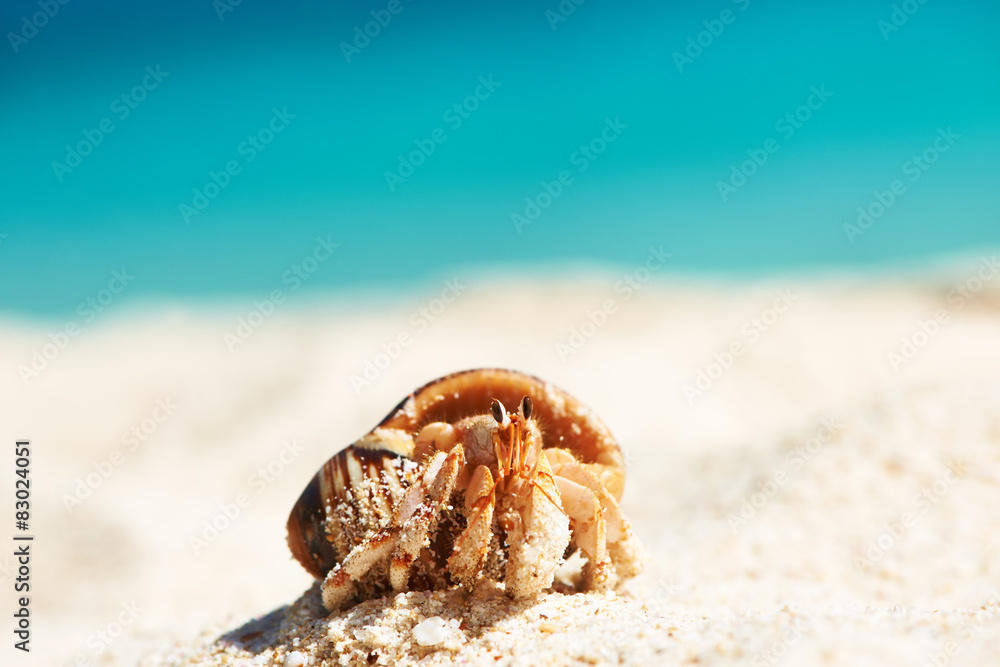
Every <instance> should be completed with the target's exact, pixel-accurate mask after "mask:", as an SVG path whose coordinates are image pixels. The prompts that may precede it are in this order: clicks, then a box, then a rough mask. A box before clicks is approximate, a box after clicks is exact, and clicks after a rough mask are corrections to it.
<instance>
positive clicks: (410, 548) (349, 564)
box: [323, 445, 465, 611]
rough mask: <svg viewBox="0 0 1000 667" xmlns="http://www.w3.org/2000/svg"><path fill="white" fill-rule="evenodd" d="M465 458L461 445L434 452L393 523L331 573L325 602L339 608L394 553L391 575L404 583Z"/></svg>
mask: <svg viewBox="0 0 1000 667" xmlns="http://www.w3.org/2000/svg"><path fill="white" fill-rule="evenodd" d="M464 461H465V457H464V451H463V449H462V447H461V446H460V445H457V446H455V447H454V448H452V450H451V452H449V453H448V454H445V453H444V452H436V453H435V454H434V455H433V456H431V458H430V459H428V461H427V463H425V464H424V468H423V470H421V472H420V475H419V476H418V478H417V480H416V481H415V482H414V483H413V485H412V486H410V488H409V489H407V491H406V495H404V496H403V498H402V500H401V501H400V502H399V505H398V506H397V507H396V512H395V516H394V517H393V521H392V523H391V524H390V525H389V526H386V527H385V528H383V529H382V530H380V531H378V532H377V533H375V534H374V535H372V536H370V537H368V538H367V539H365V540H363V541H362V542H361V543H360V544H358V545H357V546H356V547H354V548H353V549H351V553H349V554H348V555H347V557H346V558H345V559H344V560H343V562H341V563H339V564H338V565H337V566H336V567H334V568H333V569H332V570H330V572H329V573H328V574H327V576H326V579H324V581H323V606H325V607H326V608H327V609H329V610H331V611H333V610H334V609H340V608H341V607H342V606H343V605H344V603H345V602H347V601H348V600H349V599H350V598H351V596H353V595H354V592H355V587H354V582H355V581H357V580H359V579H360V578H361V577H363V576H365V574H367V573H368V570H370V569H371V568H372V566H374V565H375V564H376V563H378V562H379V561H381V560H383V559H384V558H387V557H388V556H389V555H390V554H392V561H391V563H390V566H389V578H390V582H391V584H392V587H393V589H394V590H400V589H402V588H404V587H405V586H406V583H407V580H408V579H409V570H410V565H411V564H412V563H413V560H414V558H415V557H416V554H417V553H418V552H419V551H420V549H421V547H423V546H424V545H426V544H427V543H428V535H429V533H430V530H431V528H432V527H433V523H434V520H435V519H436V518H437V514H438V512H440V510H441V509H442V508H443V507H444V506H446V505H447V504H448V500H449V498H450V497H451V491H452V489H453V488H454V485H455V477H456V476H457V474H458V471H459V470H460V469H461V467H462V464H463V463H464Z"/></svg>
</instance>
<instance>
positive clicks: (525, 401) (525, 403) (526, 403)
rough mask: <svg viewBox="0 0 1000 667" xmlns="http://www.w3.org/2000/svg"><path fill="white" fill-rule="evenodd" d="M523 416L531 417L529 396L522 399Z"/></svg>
mask: <svg viewBox="0 0 1000 667" xmlns="http://www.w3.org/2000/svg"><path fill="white" fill-rule="evenodd" d="M521 416H522V417H524V418H525V419H531V398H530V397H528V396H525V397H524V398H522V399H521Z"/></svg>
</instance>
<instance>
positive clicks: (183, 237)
mask: <svg viewBox="0 0 1000 667" xmlns="http://www.w3.org/2000/svg"><path fill="white" fill-rule="evenodd" d="M0 26H2V28H3V32H4V35H5V38H4V44H3V46H2V48H0V54H2V55H0V149H2V151H3V158H4V159H3V160H2V162H0V234H2V236H0V311H4V312H8V313H20V314H28V315H47V316H58V315H59V314H61V313H71V312H73V311H74V310H75V308H76V306H77V304H78V303H80V301H81V299H82V298H84V297H86V296H87V295H90V294H93V293H94V292H95V291H96V290H98V289H101V288H103V287H106V286H107V284H108V282H109V280H110V279H111V276H112V271H121V270H123V269H124V270H126V271H128V272H129V273H131V274H134V275H135V279H134V282H132V283H131V284H130V286H129V298H130V299H134V298H138V297H149V298H160V297H167V298H199V299H200V298H216V297H220V296H221V297H228V296H233V295H237V296H238V295H257V294H266V293H267V292H268V291H269V290H271V289H272V288H273V287H275V286H276V284H277V285H281V284H282V276H283V275H285V273H286V272H287V271H288V270H289V269H290V267H292V266H294V265H296V264H297V263H301V261H302V260H303V258H305V257H307V256H309V255H310V254H311V253H312V252H313V251H314V248H315V247H316V246H317V243H319V241H317V239H318V238H320V239H324V240H326V242H327V243H335V244H339V245H338V246H337V249H336V251H335V252H334V253H333V255H332V260H333V261H327V262H323V263H322V264H318V265H317V269H316V270H315V271H313V272H312V273H309V274H308V280H307V281H305V282H304V283H303V288H304V289H308V290H329V289H339V288H347V289H354V288H358V287H364V288H376V289H383V288H390V289H395V288H401V287H406V286H409V285H412V284H419V283H421V282H424V281H428V282H429V281H436V280H440V279H441V278H444V277H448V276H450V275H453V274H454V272H455V271H462V270H464V271H471V270H476V271H479V270H483V269H484V267H501V268H503V267H507V268H515V269H516V268H517V267H524V266H530V267H533V268H538V267H540V266H549V267H559V266H570V265H572V266H579V265H581V264H582V265H586V266H590V265H601V266H615V265H629V266H634V265H636V264H637V263H639V262H641V261H642V260H643V258H644V257H645V256H646V254H647V249H648V248H649V247H650V246H655V247H659V246H660V245H662V246H663V247H664V248H665V249H666V250H667V251H668V252H670V253H671V255H672V257H671V266H670V270H671V271H673V272H678V273H684V274H706V275H722V276H737V275H747V274H762V273H763V274H766V273H768V272H773V271H784V270H800V269H805V270H814V269H822V268H825V267H834V268H836V269H838V270H840V269H847V270H852V269H855V268H861V267H873V266H885V265H892V264H893V263H897V262H902V263H907V262H909V263H911V264H912V263H913V262H917V263H919V262H923V261H926V260H929V259H933V258H938V257H942V256H947V255H950V254H962V253H970V252H974V251H976V250H977V249H979V248H983V247H996V246H997V245H998V244H1000V188H998V187H997V185H996V184H997V180H998V179H997V177H998V164H997V159H998V156H1000V41H998V40H997V37H996V36H997V34H998V33H1000V5H997V3H995V2H987V1H986V0H982V1H978V2H977V1H971V0H966V1H962V2H948V3H945V2H924V3H920V2H918V1H917V0H910V1H908V2H901V3H892V2H833V1H826V2H813V3H806V4H802V3H792V2H769V3H764V2H757V1H756V0H738V1H729V0H725V1H723V0H719V1H716V2H700V3H672V2H671V3H661V2H632V3H626V4H624V5H623V4H622V3H608V2H601V0H590V1H588V2H584V3H582V4H580V5H576V4H574V3H573V2H571V1H570V0H564V1H563V2H562V3H559V2H557V1H556V0H550V1H549V2H532V3H529V2H461V3H457V2H453V3H439V2H430V1H425V0H413V1H412V2H411V1H407V0H398V1H397V0H393V1H392V2H387V1H376V2H364V3H335V4H329V3H316V2H294V3H268V2H263V1H261V0H242V2H239V3H238V4H237V3H236V2H235V0H215V1H214V2H213V1H212V0H180V1H174V2H163V1H156V2H143V3H135V2H122V1H112V2H103V3H85V2H82V1H81V0H69V1H68V2H66V3H65V4H61V3H60V2H58V0H41V2H39V1H37V0H36V1H35V2H23V1H13V0H12V1H5V2H4V3H2V5H0ZM366 31H367V34H365V32H366ZM859 207H861V212H859ZM880 211H881V212H880ZM864 212H867V213H868V215H869V216H870V217H869V220H870V222H866V221H865V219H864V218H863V217H861V214H862V213H864ZM859 217H861V223H862V224H863V225H864V226H863V227H858V224H859ZM845 225H848V226H851V225H854V226H855V227H857V228H858V229H859V230H860V231H859V232H858V233H854V232H852V231H851V228H850V227H847V228H845ZM463 267H464V268H463Z"/></svg>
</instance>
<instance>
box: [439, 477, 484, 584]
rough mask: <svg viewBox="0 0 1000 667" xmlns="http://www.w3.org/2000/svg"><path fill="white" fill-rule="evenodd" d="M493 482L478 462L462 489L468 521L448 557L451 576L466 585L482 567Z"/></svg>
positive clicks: (471, 582)
mask: <svg viewBox="0 0 1000 667" xmlns="http://www.w3.org/2000/svg"><path fill="white" fill-rule="evenodd" d="M495 489H496V482H494V481H493V475H491V474H490V469H489V468H488V467H486V466H484V465H481V466H478V467H477V468H476V470H475V472H474V473H473V474H472V479H471V481H470V482H469V486H468V489H466V491H465V514H466V516H467V517H468V520H469V521H468V525H467V526H466V528H465V530H464V531H462V534H461V535H459V536H458V539H457V540H455V551H454V553H452V555H451V558H449V559H448V571H449V572H451V576H452V577H453V578H454V579H456V580H457V581H459V582H461V584H462V585H463V586H465V587H466V588H472V586H473V584H474V583H475V581H476V578H477V577H478V575H479V572H480V571H481V570H482V567H483V561H484V560H485V558H486V555H487V552H488V550H489V545H490V538H491V537H492V536H493V529H492V524H493V509H494V506H495V504H496V493H495Z"/></svg>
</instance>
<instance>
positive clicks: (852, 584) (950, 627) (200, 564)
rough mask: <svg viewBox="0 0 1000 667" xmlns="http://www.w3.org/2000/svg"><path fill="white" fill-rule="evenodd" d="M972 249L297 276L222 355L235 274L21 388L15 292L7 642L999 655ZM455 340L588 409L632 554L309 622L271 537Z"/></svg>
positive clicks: (235, 311)
mask: <svg viewBox="0 0 1000 667" xmlns="http://www.w3.org/2000/svg"><path fill="white" fill-rule="evenodd" d="M989 266H990V265H989V264H988V263H986V264H983V261H982V259H980V258H972V259H971V260H969V261H968V262H965V263H963V264H961V265H959V266H956V267H953V269H952V270H951V271H950V272H948V273H947V274H939V275H937V276H936V277H935V278H933V279H926V280H914V279H911V278H907V279H893V278H891V277H881V278H880V277H869V278H866V279H863V280H862V279H843V278H841V279H837V280H833V279H830V280H818V279H803V278H790V279H789V280H786V281H772V282H768V283H761V282H754V283H747V284H707V283H693V282H683V281H678V280H666V279H664V280H660V281H656V280H654V281H651V282H649V283H646V284H644V285H643V286H642V288H641V289H640V290H638V291H637V292H635V293H634V294H633V295H632V296H631V298H629V299H626V298H625V295H624V294H621V293H619V292H616V291H615V289H614V285H615V283H616V281H618V280H620V279H621V278H622V275H621V274H619V273H608V274H593V273H592V274H587V275H582V276H578V277H575V278H574V279H573V280H571V281H570V280H562V281H560V280H555V279H552V278H544V277H535V278H532V279H528V278H524V277H521V278H520V279H516V280H510V281H500V280H473V279H472V278H471V277H469V278H466V277H463V276H458V278H459V279H460V280H463V281H464V282H465V283H466V284H467V285H468V288H467V289H466V290H465V291H464V292H463V293H462V294H461V295H460V296H459V298H458V299H457V300H456V301H455V302H454V303H452V304H449V305H447V306H446V307H445V308H444V310H443V312H441V313H440V314H439V315H436V316H435V318H434V320H433V321H429V322H428V323H427V324H426V325H425V326H423V325H420V324H419V322H420V321H421V319H420V318H421V317H422V316H420V315H419V310H418V309H419V308H421V307H423V308H431V307H434V303H433V299H434V298H435V297H436V296H437V295H438V294H439V292H440V291H441V290H440V289H430V290H427V291H425V292H420V293H418V294H415V295H408V296H404V297H400V298H399V299H397V300H394V301H385V300H383V301H374V302H358V301H353V302H352V301H347V300H344V299H340V298H335V297H330V298H324V299H319V298H316V299H312V300H301V301H299V302H294V303H289V304H286V305H283V306H282V308H281V309H280V310H279V311H278V312H276V313H275V314H274V315H273V316H271V317H270V318H268V319H267V320H266V321H265V322H264V324H263V325H262V326H260V327H259V328H257V329H255V330H253V333H252V335H251V336H250V337H249V338H248V339H246V340H245V342H243V343H241V344H239V345H238V346H237V347H236V349H235V351H232V352H231V351H230V350H229V349H228V348H227V344H226V339H225V338H224V335H225V334H226V333H227V332H230V333H232V332H234V331H235V330H236V326H237V321H238V318H240V317H247V315H248V313H249V312H250V309H251V308H252V307H253V303H252V301H253V299H252V298H249V299H245V300H242V301H238V302H233V303H228V304H222V305H213V306H211V307H205V306H197V305H195V306H192V305H185V304H138V305H135V304H131V305H130V304H129V303H128V302H127V301H125V300H123V301H122V303H120V304H115V305H114V308H111V309H109V311H108V312H107V313H105V314H102V316H101V317H99V318H98V319H97V320H96V321H95V322H93V323H89V324H87V326H85V327H84V328H83V330H82V333H81V334H80V335H79V336H78V337H76V338H73V339H72V340H71V342H70V343H69V345H67V346H66V348H65V349H63V350H61V351H60V352H59V353H58V355H57V356H56V357H55V358H54V359H53V360H51V361H50V362H49V364H48V367H47V368H45V369H44V371H43V372H41V373H40V374H39V375H38V377H35V378H31V379H30V381H29V382H28V383H27V386H26V385H25V383H24V382H22V380H21V379H20V378H19V377H18V373H17V367H18V365H19V364H27V363H29V362H30V358H31V355H32V352H33V350H34V349H40V348H41V346H42V345H44V344H45V343H46V342H47V340H48V336H49V334H50V333H51V332H53V331H55V330H57V329H59V328H61V327H62V325H63V322H61V321H59V322H37V321H26V320H23V319H17V320H15V319H12V318H10V317H8V318H6V319H4V320H2V321H0V362H2V364H3V366H4V367H5V368H7V369H8V372H7V373H6V374H5V375H4V377H3V379H2V380H0V399H2V404H3V405H4V406H5V408H6V409H5V411H4V418H3V423H2V425H0V430H2V434H3V437H4V439H5V441H8V442H10V441H12V440H13V439H14V438H15V437H30V438H32V440H33V442H34V447H33V461H32V476H33V484H34V486H33V493H34V495H33V503H34V504H33V510H32V511H33V515H32V520H33V522H34V532H35V534H36V535H37V538H36V542H35V544H34V549H35V551H34V553H33V561H32V568H33V570H32V577H33V580H32V596H33V597H32V603H31V604H32V613H33V633H34V634H33V637H32V649H33V650H32V653H31V654H30V655H29V656H22V655H21V654H20V652H17V653H16V658H17V660H18V662H17V663H13V662H10V661H9V657H10V656H14V655H15V652H14V651H13V649H12V648H10V647H9V646H8V647H5V648H4V649H3V651H5V652H6V653H5V654H4V655H7V656H8V657H5V658H4V660H3V663H4V664H28V665H45V666H49V665H70V664H74V663H75V664H78V665H134V664H140V665H144V666H145V667H154V666H155V667H161V666H166V665H177V666H180V665H204V666H209V665H296V664H306V665H333V664H412V663H417V662H420V663H421V664H446V663H447V664H451V662H453V661H454V662H458V663H466V664H491V665H492V664H525V665H528V664H577V663H581V664H619V663H621V664H723V665H728V664H743V665H747V664H749V665H754V666H759V665H776V664H788V665H793V664H820V665H867V664H872V665H876V664H877V665H885V664H912V665H924V664H931V665H938V667H940V666H941V665H945V664H947V665H989V664H995V656H996V655H1000V512H998V511H997V509H998V507H1000V503H998V500H1000V495H998V491H1000V280H992V278H993V277H994V276H993V275H992V274H989V279H987V280H986V281H985V282H984V283H979V282H976V281H974V280H972V279H973V278H974V277H975V276H976V274H977V271H979V272H980V275H981V276H983V275H986V274H988V269H987V268H984V267H989ZM956 285H963V286H964V287H963V289H964V290H965V296H962V295H961V293H960V292H956V291H953V290H954V288H955V286H956ZM976 285H981V288H980V289H977V290H973V289H972V288H973V287H975V286H976ZM440 287H441V288H443V287H444V286H443V285H441V286H440ZM789 290H790V291H789ZM608 300H612V301H613V304H612V305H613V306H614V308H613V309H609V310H612V312H610V314H607V312H605V317H603V318H602V317H600V316H598V315H596V312H597V311H598V310H601V309H603V308H604V307H605V306H606V305H607V304H606V302H607V301H608ZM778 310H783V311H784V312H780V313H779V312H778ZM939 311H940V312H939ZM511 312H516V313H517V317H509V316H505V314H507V313H511ZM413 313H417V315H416V316H415V317H411V316H412V315H413ZM588 313H589V314H590V317H591V319H592V320H597V321H598V322H601V325H600V326H594V327H592V328H591V327H590V326H589V325H584V323H585V322H587V321H588ZM936 316H937V320H936V321H935V317H936ZM754 318H757V323H755V321H754ZM574 328H575V329H577V330H578V331H580V332H581V333H580V335H581V337H580V338H579V339H576V338H571V332H572V330H573V329H574ZM765 329H766V330H765ZM928 332H930V333H928ZM400 334H408V335H409V336H410V338H409V345H405V346H400V349H399V353H398V355H397V357H396V358H394V359H392V360H391V362H390V363H389V364H388V366H387V367H386V368H384V369H381V370H379V369H376V370H377V377H375V378H374V379H373V380H372V381H371V382H370V385H368V386H360V387H359V386H352V381H351V376H352V375H358V376H361V375H362V374H363V372H364V370H365V365H366V360H371V361H372V362H373V363H374V362H375V361H376V355H377V354H379V353H380V352H381V351H382V349H383V348H382V346H383V344H385V345H386V348H388V349H389V350H390V351H393V348H392V346H391V345H390V344H389V343H390V341H393V340H398V339H399V336H400ZM904 338H905V339H906V340H909V341H910V342H911V343H912V345H913V347H912V349H911V348H910V347H906V346H905V345H904ZM579 343H582V345H581V346H579V349H576V348H575V347H574V344H579ZM736 343H738V344H739V346H736V347H734V344H736ZM559 344H562V345H564V346H565V347H560V346H559ZM567 350H573V352H572V353H571V354H567ZM732 350H739V351H740V354H736V355H734V356H733V357H732V359H730V358H729V356H728V354H732V352H731V351H732ZM911 352H912V354H910V353H911ZM727 353H728V354H727ZM890 353H895V354H897V355H899V359H901V361H900V360H899V359H896V358H894V357H890V356H889V355H890ZM904 353H905V354H904ZM714 364H717V365H714ZM383 365H384V364H383ZM477 366H502V367H510V368H516V369H519V370H523V371H526V372H530V373H533V374H536V375H539V376H541V377H544V378H546V379H548V380H550V381H552V382H554V383H556V384H558V385H559V386H561V387H563V388H564V389H566V390H567V391H569V392H570V393H572V394H574V395H575V396H577V397H578V398H580V399H581V400H582V401H584V402H585V403H586V404H588V405H590V406H591V407H592V408H594V409H595V410H596V411H597V412H598V414H599V415H600V416H601V417H602V418H603V419H604V420H605V421H606V422H607V423H608V425H609V426H610V428H611V429H612V431H613V432H614V433H615V435H616V436H617V437H618V438H619V440H620V441H621V442H622V444H623V448H624V449H625V452H626V457H627V461H628V465H629V477H628V481H627V484H626V491H625V497H624V499H623V508H624V511H625V512H626V514H627V515H628V517H629V518H630V519H631V521H632V523H633V527H634V529H635V532H636V534H637V535H638V537H639V539H640V540H641V541H642V542H643V543H644V544H645V545H646V547H647V548H648V550H649V552H650V555H651V559H650V562H649V563H648V566H647V570H646V572H645V573H644V574H643V575H641V576H640V577H638V578H636V579H634V580H632V581H630V582H629V583H628V584H627V585H626V586H625V587H623V589H621V590H619V591H618V592H617V593H615V594H608V595H598V594H587V595H583V594H572V593H571V592H570V591H568V589H566V588H561V589H559V590H558V591H555V592H552V593H548V594H546V595H544V596H543V597H542V598H540V599H539V600H538V601H537V603H536V604H525V603H513V602H511V601H509V600H508V599H507V598H505V597H504V596H503V595H502V593H501V592H500V591H498V590H496V589H495V588H493V587H490V586H489V585H484V586H483V587H481V589H480V590H477V591H476V593H475V594H474V595H472V596H471V597H470V596H466V595H464V594H463V593H461V592H459V591H452V592H436V593H433V594H428V593H423V592H411V593H406V594H402V595H400V596H397V597H395V598H389V599H383V600H373V601H369V602H367V603H364V604H362V605H359V606H357V607H355V608H353V609H350V610H348V611H347V612H345V613H343V614H337V615H334V616H331V617H330V618H325V617H324V615H323V613H322V612H321V609H320V606H319V604H318V597H317V594H316V589H315V587H313V585H312V580H311V578H310V577H309V576H308V575H307V574H306V573H305V572H304V571H303V570H302V569H301V568H300V567H299V566H298V564H297V563H295V562H294V561H293V560H291V557H290V555H289V554H288V551H287V548H286V546H285V544H284V535H283V531H284V522H285V518H286V517H287V513H288V511H289V509H290V508H291V506H292V503H293V502H294V501H295V498H296V497H297V495H298V493H299V492H300V491H301V489H302V487H303V486H304V485H305V483H306V482H307V481H308V479H309V478H310V477H311V476H312V474H313V473H314V472H315V469H316V468H318V466H319V465H320V464H321V463H322V462H323V461H324V460H325V459H326V458H327V457H328V456H330V455H331V454H332V453H334V452H335V451H336V450H337V449H338V448H339V447H341V446H343V445H345V444H347V443H349V442H350V441H351V440H352V439H354V438H356V437H357V436H359V435H360V434H362V433H364V432H366V431H367V430H368V429H370V428H371V427H372V426H373V425H374V424H375V423H376V422H377V421H379V420H380V419H381V418H382V417H383V416H384V414H385V413H386V412H388V410H389V409H390V408H391V407H393V406H394V405H395V403H396V402H397V401H398V400H399V399H400V398H401V397H402V396H403V395H404V394H405V393H406V392H408V391H409V390H411V389H413V388H414V387H416V386H418V385H420V384H422V383H423V382H425V381H427V380H429V379H432V378H434V377H437V376H439V375H442V374H444V373H447V372H450V371H453V370H458V369H462V368H471V367H477ZM699 372H703V373H704V374H705V375H704V377H703V378H702V379H701V385H700V386H701V387H702V389H701V390H700V391H701V394H700V395H695V394H694V393H693V392H691V391H688V392H687V395H686V394H685V385H690V386H691V387H694V388H695V389H697V388H698V380H699ZM370 375H373V374H371V373H370ZM356 384H357V383H356ZM158 402H159V403H158ZM133 428H135V429H137V431H136V434H132V435H131V437H130V434H129V431H130V429H133ZM116 452H117V453H116ZM5 465H11V466H12V465H13V462H12V461H11V462H10V463H8V464H5ZM88 491H89V493H88ZM7 495H8V497H9V494H7ZM5 505H7V503H5ZM213 521H214V522H215V524H216V528H213V527H212V526H211V523H212V522H213ZM5 551H6V550H5ZM12 566H13V559H12V557H10V556H7V557H6V560H4V557H0V568H2V570H0V577H2V578H3V579H4V582H2V583H3V590H6V591H7V593H6V594H5V595H2V596H0V611H2V613H3V614H4V615H5V617H7V618H10V616H9V615H7V614H10V613H12V609H13V604H14V600H13V597H14V594H13V593H12V592H11V591H10V588H9V587H10V579H11V575H12V572H13V569H12ZM456 621H457V622H456ZM421 641H423V642H424V644H426V645H424V644H421Z"/></svg>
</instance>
